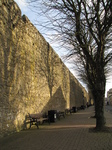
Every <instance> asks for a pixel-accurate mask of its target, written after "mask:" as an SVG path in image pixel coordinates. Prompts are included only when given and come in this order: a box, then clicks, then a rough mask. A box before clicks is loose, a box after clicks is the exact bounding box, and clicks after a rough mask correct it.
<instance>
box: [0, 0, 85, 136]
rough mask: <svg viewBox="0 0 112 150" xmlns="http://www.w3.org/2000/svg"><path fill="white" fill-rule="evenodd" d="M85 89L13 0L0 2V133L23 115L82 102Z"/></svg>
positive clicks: (18, 127) (19, 124)
mask: <svg viewBox="0 0 112 150" xmlns="http://www.w3.org/2000/svg"><path fill="white" fill-rule="evenodd" d="M82 91H83V92H84V94H85V98H86V100H87V99H88V95H87V92H86V91H85V89H84V88H83V87H82V86H81V85H80V83H79V82H78V81H77V80H76V78H75V77H74V76H73V75H72V74H71V73H70V71H69V70H68V69H67V67H66V66H65V65H64V64H63V62H62V61H61V59H60V58H59V56H58V55H57V54H56V53H55V52H54V50H53V49H52V47H51V46H50V45H49V43H48V42H46V41H45V39H44V38H43V36H42V35H41V34H40V33H39V31H38V30H37V29H36V28H35V27H34V25H33V24H32V23H31V22H30V21H29V20H28V18H27V17H26V16H25V15H23V16H21V11H20V9H19V7H18V6H17V4H16V3H15V2H14V1H13V0H1V1H0V133H1V134H0V136H1V137H2V136H4V135H5V134H8V133H12V132H14V131H20V130H21V129H23V123H24V119H25V115H26V114H28V113H37V112H47V111H48V110H49V109H57V110H65V109H66V108H71V107H72V106H74V105H75V106H81V105H82V103H83V102H82V101H83V100H82Z"/></svg>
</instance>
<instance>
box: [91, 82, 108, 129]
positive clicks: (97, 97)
mask: <svg viewBox="0 0 112 150" xmlns="http://www.w3.org/2000/svg"><path fill="white" fill-rule="evenodd" d="M96 87H97V88H96V89H95V90H94V92H93V97H94V102H95V117H96V129H98V130H102V129H103V128H104V127H105V124H106V120H105V117H104V100H105V81H103V82H102V81H101V82H100V83H99V84H97V85H96Z"/></svg>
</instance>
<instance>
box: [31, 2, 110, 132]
mask: <svg viewBox="0 0 112 150" xmlns="http://www.w3.org/2000/svg"><path fill="white" fill-rule="evenodd" d="M28 2H30V4H31V5H32V6H33V7H35V8H38V9H37V12H38V11H39V7H40V5H39V0H28ZM40 2H41V12H42V15H43V14H45V16H47V18H48V19H49V21H47V22H46V24H43V26H45V27H48V28H49V29H53V30H54V31H56V33H58V40H60V42H61V44H62V45H63V47H66V48H67V50H68V54H67V57H68V58H72V60H74V63H75V64H77V66H78V69H79V74H80V76H81V77H82V79H83V81H85V82H86V84H87V85H88V88H89V90H91V93H92V95H93V98H94V103H95V115H96V128H97V129H99V130H100V129H102V128H103V127H105V123H106V121H105V118H104V98H105V85H106V79H107V74H108V73H109V71H110V70H109V68H110V67H111V66H110V64H111V62H112V49H111V48H112V44H111V38H112V1H111V0H41V1H40ZM34 3H35V4H34ZM36 4H37V5H36Z"/></svg>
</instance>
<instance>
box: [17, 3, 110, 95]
mask: <svg viewBox="0 0 112 150" xmlns="http://www.w3.org/2000/svg"><path fill="white" fill-rule="evenodd" d="M15 2H16V3H17V4H18V5H19V7H20V9H21V12H22V15H23V14H25V15H26V16H27V17H28V18H29V20H30V21H31V22H32V23H35V20H36V14H35V13H34V12H32V11H31V10H30V9H29V8H28V6H27V4H26V3H25V2H26V0H15ZM36 27H37V29H38V30H39V31H40V30H41V29H40V27H39V26H36ZM40 32H41V31H40ZM50 34H51V33H50ZM43 36H44V37H45V39H46V40H47V41H48V42H49V43H50V45H51V46H52V47H53V48H54V50H55V51H56V53H58V55H59V56H60V57H61V56H63V52H60V51H59V50H57V48H56V44H57V43H51V41H50V40H49V39H48V38H47V36H45V35H43ZM65 64H66V66H67V67H68V68H69V69H70V71H71V72H72V73H73V74H74V75H75V73H74V71H73V70H72V69H71V65H70V64H68V63H65ZM75 76H76V75H75ZM110 88H112V76H111V77H110V79H109V80H108V81H107V84H106V93H105V95H106V94H107V91H108V90H109V89H110Z"/></svg>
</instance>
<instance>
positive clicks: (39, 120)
mask: <svg viewBox="0 0 112 150" xmlns="http://www.w3.org/2000/svg"><path fill="white" fill-rule="evenodd" d="M45 121H46V122H48V123H49V124H50V120H49V117H48V116H44V115H42V114H41V113H37V114H28V115H26V117H25V127H26V128H27V124H30V127H29V128H31V126H32V125H36V126H37V128H39V124H43V123H44V122H45Z"/></svg>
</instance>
